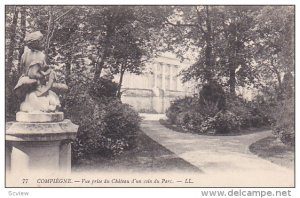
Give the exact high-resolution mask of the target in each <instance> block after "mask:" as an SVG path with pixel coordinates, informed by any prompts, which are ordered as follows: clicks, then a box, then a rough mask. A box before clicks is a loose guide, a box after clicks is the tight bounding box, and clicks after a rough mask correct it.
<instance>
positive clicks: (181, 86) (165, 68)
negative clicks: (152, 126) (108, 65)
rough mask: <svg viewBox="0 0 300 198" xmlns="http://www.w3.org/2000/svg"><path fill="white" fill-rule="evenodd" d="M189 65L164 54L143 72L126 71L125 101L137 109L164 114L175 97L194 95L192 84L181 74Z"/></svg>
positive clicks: (123, 86)
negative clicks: (184, 80)
mask: <svg viewBox="0 0 300 198" xmlns="http://www.w3.org/2000/svg"><path fill="white" fill-rule="evenodd" d="M190 64H191V63H189V62H180V61H179V60H178V59H177V58H176V57H175V56H174V55H172V54H165V55H162V56H160V57H158V58H155V59H153V60H152V61H150V62H149V63H147V64H146V72H145V73H144V74H141V75H135V74H128V73H127V74H125V75H124V80H123V85H122V97H121V99H122V101H123V102H124V103H127V104H129V105H131V106H132V107H133V108H134V109H135V110H137V111H138V112H147V113H165V111H166V109H167V108H168V107H169V106H170V102H171V101H172V100H174V99H176V98H180V97H184V96H187V95H192V94H193V86H192V85H191V84H190V83H182V81H181V77H180V76H178V74H179V73H180V71H181V70H182V69H184V68H187V67H188V66H189V65H190Z"/></svg>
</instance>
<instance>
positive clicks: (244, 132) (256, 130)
mask: <svg viewBox="0 0 300 198" xmlns="http://www.w3.org/2000/svg"><path fill="white" fill-rule="evenodd" d="M159 123H160V124H161V125H163V126H165V127H166V128H168V129H171V130H173V131H176V132H180V133H193V134H198V135H208V136H216V135H218V136H238V135H247V134H251V133H259V132H263V131H265V130H269V129H270V128H269V127H261V128H248V129H242V130H240V131H233V132H230V133H226V134H225V133H224V134H220V133H218V134H214V133H196V132H194V131H190V130H183V129H182V128H181V127H179V126H177V125H175V124H172V123H171V122H170V121H169V120H163V119H160V120H159Z"/></svg>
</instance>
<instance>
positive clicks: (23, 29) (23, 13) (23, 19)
mask: <svg viewBox="0 0 300 198" xmlns="http://www.w3.org/2000/svg"><path fill="white" fill-rule="evenodd" d="M21 33H22V36H21V41H20V46H21V47H20V50H19V67H18V72H19V74H20V73H22V71H23V68H22V65H21V57H22V55H23V53H24V47H25V43H24V39H25V36H26V7H25V6H22V8H21Z"/></svg>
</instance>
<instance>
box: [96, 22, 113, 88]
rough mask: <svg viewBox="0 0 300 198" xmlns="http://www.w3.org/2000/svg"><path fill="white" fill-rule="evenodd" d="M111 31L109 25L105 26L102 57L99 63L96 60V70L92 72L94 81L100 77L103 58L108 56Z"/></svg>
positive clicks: (111, 28)
mask: <svg viewBox="0 0 300 198" xmlns="http://www.w3.org/2000/svg"><path fill="white" fill-rule="evenodd" d="M112 23H113V22H112ZM113 32H114V29H113V27H112V26H109V27H108V28H107V35H106V37H105V41H104V44H103V54H102V57H101V61H100V63H98V61H97V62H96V70H95V73H94V82H96V81H97V80H98V79H99V78H100V75H101V72H102V69H103V66H104V63H105V60H106V58H107V57H108V47H109V40H110V37H111V35H113Z"/></svg>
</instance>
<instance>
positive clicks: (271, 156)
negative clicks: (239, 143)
mask: <svg viewBox="0 0 300 198" xmlns="http://www.w3.org/2000/svg"><path fill="white" fill-rule="evenodd" d="M249 149H250V151H251V152H252V153H254V154H256V155H258V156H259V157H261V158H264V159H266V160H269V161H271V162H272V163H275V164H278V165H280V166H284V167H288V168H294V161H295V148H294V147H293V146H289V145H285V144H283V143H282V142H281V141H280V140H278V139H277V138H276V137H274V136H270V137H266V138H263V139H261V140H258V141H257V142H255V143H253V144H252V145H250V147H249Z"/></svg>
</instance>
